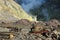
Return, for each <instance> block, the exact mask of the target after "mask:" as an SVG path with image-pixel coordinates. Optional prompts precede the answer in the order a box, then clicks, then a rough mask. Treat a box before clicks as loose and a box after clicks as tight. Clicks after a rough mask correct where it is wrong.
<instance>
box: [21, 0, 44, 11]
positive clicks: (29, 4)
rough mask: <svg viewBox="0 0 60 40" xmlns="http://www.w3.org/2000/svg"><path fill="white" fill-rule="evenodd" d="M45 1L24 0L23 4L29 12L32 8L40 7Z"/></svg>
mask: <svg viewBox="0 0 60 40" xmlns="http://www.w3.org/2000/svg"><path fill="white" fill-rule="evenodd" d="M44 2H45V1H44V0H22V4H21V6H22V7H23V9H24V10H25V11H27V12H29V10H30V9H32V8H34V7H38V6H39V5H41V4H42V3H44Z"/></svg>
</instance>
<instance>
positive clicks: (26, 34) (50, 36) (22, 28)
mask: <svg viewBox="0 0 60 40" xmlns="http://www.w3.org/2000/svg"><path fill="white" fill-rule="evenodd" d="M0 27H3V28H5V30H7V32H9V31H10V32H11V30H10V29H9V28H8V27H16V28H18V29H15V30H18V31H15V30H13V32H14V34H15V36H14V37H13V38H12V39H10V40H60V21H58V20H55V19H54V20H50V21H47V22H44V21H40V22H30V21H28V20H26V19H22V20H19V21H17V22H14V23H4V22H2V23H0ZM8 29H9V30H8ZM1 30H2V29H0V31H1ZM5 30H4V31H5ZM5 32H6V31H5Z"/></svg>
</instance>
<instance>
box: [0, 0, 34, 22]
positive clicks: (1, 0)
mask: <svg viewBox="0 0 60 40" xmlns="http://www.w3.org/2000/svg"><path fill="white" fill-rule="evenodd" d="M20 19H28V20H31V21H32V20H33V19H32V17H31V16H30V15H28V14H27V13H26V12H25V11H24V10H23V9H22V7H21V6H20V5H18V4H17V3H16V2H15V1H13V0H0V21H4V22H7V21H8V22H15V21H17V20H20Z"/></svg>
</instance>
